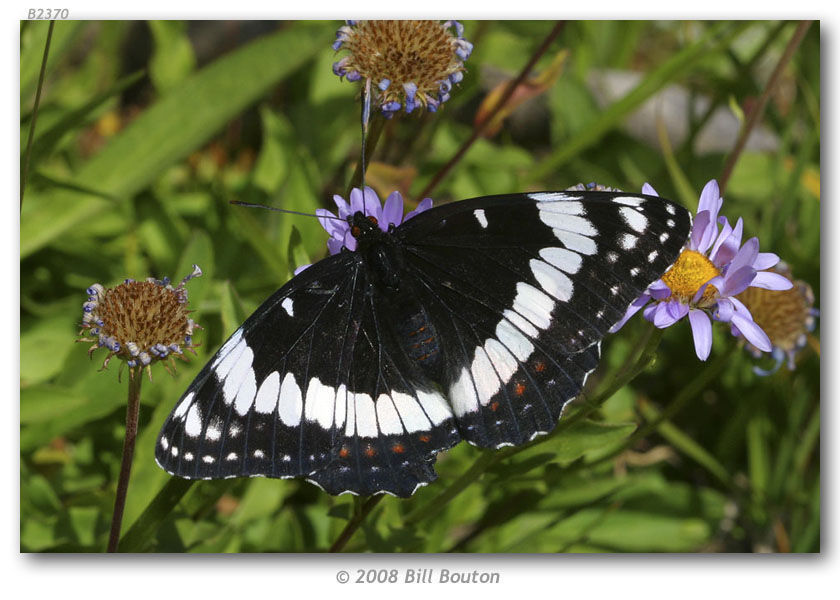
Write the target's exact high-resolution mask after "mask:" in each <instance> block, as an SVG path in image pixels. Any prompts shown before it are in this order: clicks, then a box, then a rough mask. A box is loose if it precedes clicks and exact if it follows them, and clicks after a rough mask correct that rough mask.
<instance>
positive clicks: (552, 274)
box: [528, 258, 574, 302]
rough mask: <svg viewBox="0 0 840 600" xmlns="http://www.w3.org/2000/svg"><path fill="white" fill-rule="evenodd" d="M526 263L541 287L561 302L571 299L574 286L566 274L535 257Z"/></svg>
mask: <svg viewBox="0 0 840 600" xmlns="http://www.w3.org/2000/svg"><path fill="white" fill-rule="evenodd" d="M528 264H529V266H530V267H531V272H532V273H533V274H534V277H535V278H536V279H537V281H538V282H539V284H540V286H541V287H542V289H544V290H545V291H546V292H548V293H549V294H550V295H552V296H554V297H555V298H557V299H558V300H560V301H562V302H568V301H569V299H571V297H572V292H573V291H574V287H573V285H572V280H571V279H569V276H568V275H566V274H565V273H563V272H562V271H560V270H559V269H555V268H554V267H552V266H551V265H550V264H548V263H547V262H543V261H541V260H537V259H536V258H532V259H531V261H530V262H529V263H528Z"/></svg>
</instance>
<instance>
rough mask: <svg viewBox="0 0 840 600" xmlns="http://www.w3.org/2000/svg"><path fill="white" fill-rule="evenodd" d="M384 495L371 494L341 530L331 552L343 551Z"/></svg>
mask: <svg viewBox="0 0 840 600" xmlns="http://www.w3.org/2000/svg"><path fill="white" fill-rule="evenodd" d="M384 497H385V494H379V495H377V496H371V497H370V498H368V499H367V500H366V501H365V503H364V504H363V505H362V507H361V509H359V511H358V512H357V513H356V514H355V515H353V518H352V519H350V521H348V522H347V525H345V526H344V529H343V530H342V531H341V533H340V534H339V536H338V538H336V540H335V542H333V545H332V546H330V552H341V550H342V549H343V548H344V546H346V545H347V542H349V541H350V538H351V537H353V534H354V533H356V530H358V529H359V526H360V525H361V524H362V521H364V520H365V518H366V517H367V516H368V515H369V514H370V512H371V511H372V510H373V509H374V507H375V506H376V505H377V504H379V502H380V501H381V500H382V498H384Z"/></svg>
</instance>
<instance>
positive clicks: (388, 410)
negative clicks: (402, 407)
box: [376, 394, 403, 435]
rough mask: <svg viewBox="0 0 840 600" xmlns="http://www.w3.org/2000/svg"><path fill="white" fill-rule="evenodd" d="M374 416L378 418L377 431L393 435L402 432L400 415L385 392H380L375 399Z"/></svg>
mask: <svg viewBox="0 0 840 600" xmlns="http://www.w3.org/2000/svg"><path fill="white" fill-rule="evenodd" d="M376 416H377V418H378V420H379V431H380V432H382V433H384V434H385V435H395V434H398V433H402V432H403V427H402V423H400V415H399V414H398V413H397V409H396V408H394V403H393V402H391V397H390V396H389V395H387V394H380V395H379V398H377V400H376Z"/></svg>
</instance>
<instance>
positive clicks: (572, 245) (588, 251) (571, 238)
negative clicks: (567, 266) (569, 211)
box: [552, 229, 598, 256]
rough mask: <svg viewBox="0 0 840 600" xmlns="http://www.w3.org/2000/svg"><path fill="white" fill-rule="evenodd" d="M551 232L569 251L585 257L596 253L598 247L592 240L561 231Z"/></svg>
mask: <svg viewBox="0 0 840 600" xmlns="http://www.w3.org/2000/svg"><path fill="white" fill-rule="evenodd" d="M552 231H553V232H554V236H555V237H556V238H557V239H558V240H560V242H561V243H562V244H563V245H564V246H566V248H568V249H569V250H572V251H574V252H577V253H578V254H585V255H587V256H591V255H593V254H595V253H597V252H598V246H597V244H595V240H593V239H592V238H589V237H586V236H585V235H580V234H578V233H572V232H571V231H565V230H563V229H554V230H552Z"/></svg>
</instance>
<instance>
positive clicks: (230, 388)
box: [222, 342, 254, 406]
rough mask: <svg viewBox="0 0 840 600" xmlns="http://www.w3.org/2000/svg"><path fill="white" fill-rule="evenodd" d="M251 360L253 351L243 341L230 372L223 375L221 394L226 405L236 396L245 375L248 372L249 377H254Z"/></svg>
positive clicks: (246, 375)
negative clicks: (223, 381)
mask: <svg viewBox="0 0 840 600" xmlns="http://www.w3.org/2000/svg"><path fill="white" fill-rule="evenodd" d="M232 354H233V352H231V355H232ZM252 360H254V352H253V351H252V350H251V348H249V347H248V345H247V344H245V343H244V342H243V343H242V350H241V351H240V352H239V356H238V358H237V360H236V363H235V364H234V365H233V367H232V368H231V369H230V373H228V374H227V377H225V385H224V387H223V388H222V396H223V399H224V402H225V404H227V405H228V406H230V403H231V402H233V400H234V398H236V394H237V392H238V391H239V388H240V386H241V385H242V383H243V382H244V381H245V379H246V377H248V375H249V374H250V376H251V377H254V372H253V371H252V369H251V361H252ZM252 398H253V396H252Z"/></svg>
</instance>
